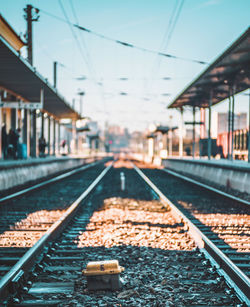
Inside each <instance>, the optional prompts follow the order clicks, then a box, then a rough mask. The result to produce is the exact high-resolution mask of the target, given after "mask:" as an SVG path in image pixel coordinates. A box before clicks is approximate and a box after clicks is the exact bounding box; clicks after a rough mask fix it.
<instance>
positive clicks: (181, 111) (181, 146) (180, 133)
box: [179, 108, 183, 157]
mask: <svg viewBox="0 0 250 307" xmlns="http://www.w3.org/2000/svg"><path fill="white" fill-rule="evenodd" d="M180 113H181V120H180V123H179V156H180V157H183V108H180Z"/></svg>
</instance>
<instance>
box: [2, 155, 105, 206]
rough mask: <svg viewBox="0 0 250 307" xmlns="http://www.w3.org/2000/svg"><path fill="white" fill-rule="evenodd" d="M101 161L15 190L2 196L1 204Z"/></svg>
mask: <svg viewBox="0 0 250 307" xmlns="http://www.w3.org/2000/svg"><path fill="white" fill-rule="evenodd" d="M101 161H102V160H100V161H97V162H93V163H90V164H87V165H84V166H81V167H80V168H77V169H74V170H72V171H69V172H66V173H64V174H61V175H58V176H56V177H54V178H51V179H49V180H46V181H43V182H41V183H38V184H35V185H33V186H31V187H29V188H25V189H23V190H21V191H18V192H15V193H13V194H10V195H8V196H5V197H2V198H0V205H1V204H2V203H5V202H6V201H10V200H12V199H15V198H18V197H20V196H22V195H24V194H26V193H29V192H32V191H35V190H37V189H40V188H42V187H44V186H46V185H48V184H50V183H53V182H56V181H59V180H62V179H64V178H67V177H69V176H71V175H74V174H76V173H78V172H81V171H83V170H86V169H88V168H90V167H93V166H95V165H97V164H98V163H100V162H101Z"/></svg>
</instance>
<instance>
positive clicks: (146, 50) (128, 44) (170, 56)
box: [40, 0, 209, 65]
mask: <svg viewBox="0 0 250 307" xmlns="http://www.w3.org/2000/svg"><path fill="white" fill-rule="evenodd" d="M58 1H59V3H60V0H58ZM40 11H41V12H43V13H44V14H47V15H49V16H51V17H53V18H56V19H57V20H60V21H62V22H67V23H70V22H69V21H68V20H65V19H63V18H60V17H58V16H56V15H54V14H51V13H49V12H47V11H44V10H40ZM70 24H71V26H73V27H75V28H77V29H78V30H80V31H84V32H86V33H89V34H92V35H95V36H96V37H99V38H102V39H105V40H108V41H111V42H114V43H117V44H119V45H122V46H124V47H129V48H134V49H137V50H140V51H143V52H147V53H152V54H157V55H159V56H163V57H166V58H172V59H176V60H183V61H188V62H193V63H198V64H202V65H208V64H209V63H207V62H205V61H200V60H195V59H190V58H185V57H179V56H176V55H173V54H168V53H164V52H159V51H156V50H152V49H148V48H143V47H139V46H137V45H133V44H131V43H128V42H124V41H121V40H117V39H114V38H111V37H108V36H106V35H103V34H100V33H98V32H95V31H92V30H90V29H88V28H86V27H83V26H80V25H78V24H73V23H70Z"/></svg>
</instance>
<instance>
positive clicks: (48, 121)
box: [47, 115, 50, 156]
mask: <svg viewBox="0 0 250 307" xmlns="http://www.w3.org/2000/svg"><path fill="white" fill-rule="evenodd" d="M47 125H48V142H47V144H48V146H47V147H48V156H49V155H50V116H49V115H48V117H47Z"/></svg>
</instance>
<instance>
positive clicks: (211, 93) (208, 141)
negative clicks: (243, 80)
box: [207, 90, 213, 160]
mask: <svg viewBox="0 0 250 307" xmlns="http://www.w3.org/2000/svg"><path fill="white" fill-rule="evenodd" d="M212 99H213V91H212V90H210V95H209V105H208V139H207V157H208V159H209V160H210V159H211V152H212V146H211V145H212V142H211V118H212V110H211V107H212Z"/></svg>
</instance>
